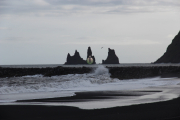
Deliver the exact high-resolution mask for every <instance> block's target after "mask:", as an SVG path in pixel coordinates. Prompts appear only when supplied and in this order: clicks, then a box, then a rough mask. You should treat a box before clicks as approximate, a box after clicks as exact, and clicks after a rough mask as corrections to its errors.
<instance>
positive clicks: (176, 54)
mask: <svg viewBox="0 0 180 120" xmlns="http://www.w3.org/2000/svg"><path fill="white" fill-rule="evenodd" d="M154 63H180V31H179V33H178V34H177V35H176V36H175V37H174V39H173V40H172V43H171V44H170V45H169V46H168V48H167V50H166V52H165V53H164V55H163V56H162V57H160V58H159V59H158V60H157V61H156V62H154Z"/></svg>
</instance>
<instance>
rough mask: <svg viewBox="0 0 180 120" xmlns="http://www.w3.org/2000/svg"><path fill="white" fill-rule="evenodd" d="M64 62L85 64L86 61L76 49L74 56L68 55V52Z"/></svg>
mask: <svg viewBox="0 0 180 120" xmlns="http://www.w3.org/2000/svg"><path fill="white" fill-rule="evenodd" d="M65 64H66V65H68V64H87V62H86V61H85V60H83V59H82V58H81V56H80V54H79V52H78V51H77V50H76V51H75V53H74V56H70V54H69V53H68V55H67V62H65Z"/></svg>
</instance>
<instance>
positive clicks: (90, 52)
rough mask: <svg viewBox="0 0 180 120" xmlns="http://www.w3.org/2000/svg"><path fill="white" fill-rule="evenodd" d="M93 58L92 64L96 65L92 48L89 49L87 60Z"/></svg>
mask: <svg viewBox="0 0 180 120" xmlns="http://www.w3.org/2000/svg"><path fill="white" fill-rule="evenodd" d="M89 57H91V58H92V59H93V63H92V64H96V59H95V57H94V56H92V51H91V47H88V50H87V59H88V58H89Z"/></svg>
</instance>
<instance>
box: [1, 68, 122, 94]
mask: <svg viewBox="0 0 180 120" xmlns="http://www.w3.org/2000/svg"><path fill="white" fill-rule="evenodd" d="M0 81H1V82H0V94H10V93H30V92H47V91H61V90H77V89H79V90H80V89H84V90H86V89H88V87H96V86H99V85H101V84H106V83H112V82H117V81H119V80H118V79H112V78H110V74H109V70H108V69H107V68H105V67H104V66H98V68H96V69H95V70H94V72H93V73H88V74H68V75H61V76H52V77H43V76H42V75H34V76H23V77H12V78H2V79H0Z"/></svg>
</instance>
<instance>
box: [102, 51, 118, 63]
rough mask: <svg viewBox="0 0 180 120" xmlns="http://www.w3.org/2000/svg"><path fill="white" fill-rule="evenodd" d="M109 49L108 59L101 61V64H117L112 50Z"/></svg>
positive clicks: (116, 58)
mask: <svg viewBox="0 0 180 120" xmlns="http://www.w3.org/2000/svg"><path fill="white" fill-rule="evenodd" d="M108 49H109V52H108V57H107V59H106V60H102V64H119V58H118V57H117V56H116V54H115V51H114V50H113V49H110V48H108Z"/></svg>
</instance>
